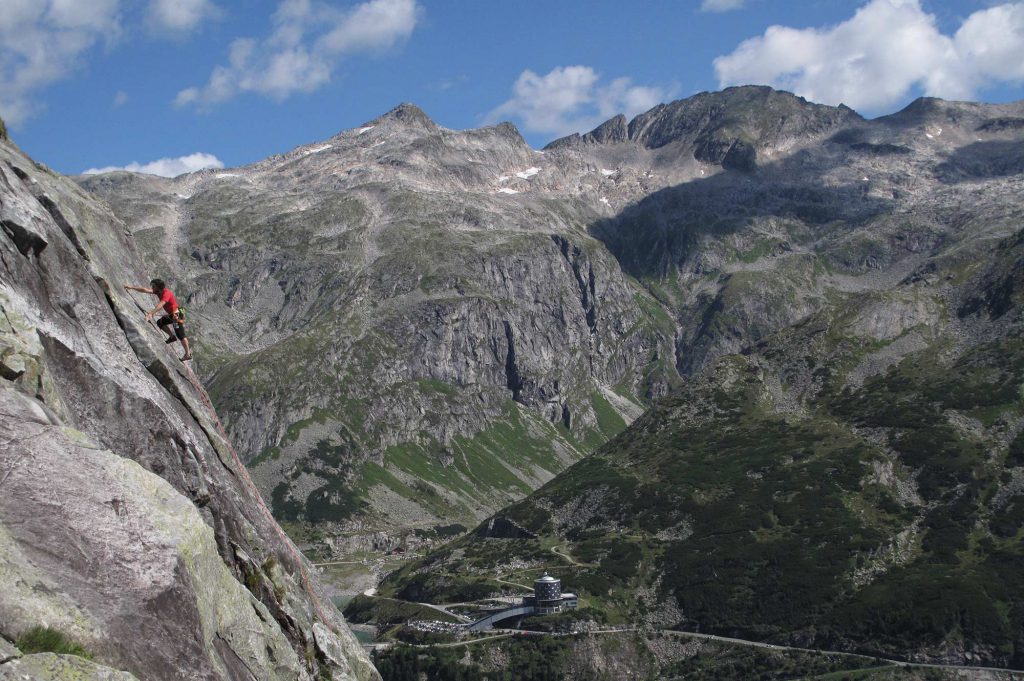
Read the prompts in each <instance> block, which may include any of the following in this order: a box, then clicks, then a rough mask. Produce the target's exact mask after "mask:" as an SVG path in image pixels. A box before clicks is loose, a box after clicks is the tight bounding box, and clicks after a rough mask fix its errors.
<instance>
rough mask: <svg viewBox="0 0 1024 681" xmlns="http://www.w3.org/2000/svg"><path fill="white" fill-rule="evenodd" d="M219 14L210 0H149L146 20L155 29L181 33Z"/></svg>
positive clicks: (219, 11)
mask: <svg viewBox="0 0 1024 681" xmlns="http://www.w3.org/2000/svg"><path fill="white" fill-rule="evenodd" d="M220 15H221V10H220V8H219V7H217V5H215V4H214V3H213V2H212V1H211V0H150V3H149V9H148V11H147V21H148V22H149V25H150V28H152V29H153V30H155V31H160V32H169V33H172V34H182V33H187V32H189V31H192V30H194V29H195V28H196V27H198V26H199V24H201V23H202V22H203V21H205V20H207V19H213V18H216V17H218V16H220Z"/></svg>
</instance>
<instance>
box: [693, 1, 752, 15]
mask: <svg viewBox="0 0 1024 681" xmlns="http://www.w3.org/2000/svg"><path fill="white" fill-rule="evenodd" d="M745 2H746V0H702V1H701V3H700V11H701V12H728V11H730V10H734V9H739V8H741V7H743V4H744V3H745Z"/></svg>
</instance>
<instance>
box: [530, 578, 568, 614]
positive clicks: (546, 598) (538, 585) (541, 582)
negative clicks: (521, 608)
mask: <svg viewBox="0 0 1024 681" xmlns="http://www.w3.org/2000/svg"><path fill="white" fill-rule="evenodd" d="M533 597H534V599H535V601H534V607H536V608H537V612H538V613H540V614H545V613H551V612H558V611H560V610H561V609H562V580H560V579H558V578H556V577H552V576H551V575H549V574H548V573H546V572H545V573H544V574H543V575H541V576H540V577H539V578H538V579H536V580H534V582H533Z"/></svg>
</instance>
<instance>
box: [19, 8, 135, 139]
mask: <svg viewBox="0 0 1024 681" xmlns="http://www.w3.org/2000/svg"><path fill="white" fill-rule="evenodd" d="M120 33H121V23H120V15H119V2H118V0H89V2H83V1H82V0H4V1H3V9H2V10H0V115H2V116H3V117H4V119H6V121H7V122H8V123H9V124H11V125H12V126H14V127H17V126H18V125H19V124H21V123H23V122H24V121H25V120H26V119H28V118H29V117H31V116H32V115H33V114H34V113H35V112H36V111H38V110H39V107H40V104H39V102H38V101H37V99H36V97H37V93H38V92H39V91H40V90H42V89H43V88H45V87H47V86H48V85H51V84H53V83H55V82H57V81H59V80H62V79H63V78H66V77H68V76H69V75H70V74H71V73H72V72H73V71H74V70H75V69H76V68H77V67H79V66H80V65H81V62H82V58H83V56H84V55H85V54H86V53H87V52H88V51H89V50H90V49H91V48H93V47H94V46H95V45H97V44H99V43H106V44H110V43H112V42H113V41H115V40H117V38H118V37H119V35H120Z"/></svg>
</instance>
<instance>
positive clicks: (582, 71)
mask: <svg viewBox="0 0 1024 681" xmlns="http://www.w3.org/2000/svg"><path fill="white" fill-rule="evenodd" d="M600 81H601V76H600V75H599V74H598V73H597V72H596V71H594V69H592V68H590V67H589V66H560V67H557V68H554V69H552V70H551V71H550V72H548V73H547V74H546V75H543V76H541V75H538V74H536V73H534V72H533V71H530V70H526V71H523V72H522V73H521V74H520V75H519V78H518V79H516V82H515V85H514V86H513V88H512V91H513V96H512V98H511V99H509V100H508V101H506V102H505V103H503V104H502V105H501V106H498V107H497V108H495V109H494V110H492V111H491V112H490V113H489V114H487V116H486V122H488V123H495V122H497V121H499V120H502V119H505V118H516V119H519V120H520V121H522V124H523V127H524V128H525V129H526V130H529V131H531V132H544V133H552V134H555V135H567V134H570V133H573V132H585V131H588V130H591V129H593V128H594V127H596V126H598V125H600V124H601V123H603V122H604V121H606V120H608V119H609V118H611V117H612V116H614V115H616V114H619V113H623V114H626V116H627V117H629V116H635V115H636V114H638V113H642V112H644V111H647V110H648V109H650V108H652V107H653V106H655V105H656V104H659V103H661V102H663V101H665V100H666V99H668V98H670V97H671V95H672V92H673V90H674V88H669V89H665V88H660V87H645V86H639V85H633V83H632V81H631V80H630V79H629V78H616V79H615V80H613V81H611V82H610V83H608V84H602V83H601V82H600Z"/></svg>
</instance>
